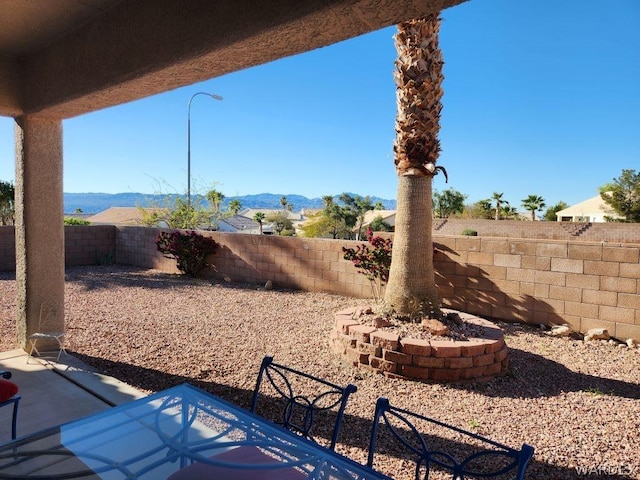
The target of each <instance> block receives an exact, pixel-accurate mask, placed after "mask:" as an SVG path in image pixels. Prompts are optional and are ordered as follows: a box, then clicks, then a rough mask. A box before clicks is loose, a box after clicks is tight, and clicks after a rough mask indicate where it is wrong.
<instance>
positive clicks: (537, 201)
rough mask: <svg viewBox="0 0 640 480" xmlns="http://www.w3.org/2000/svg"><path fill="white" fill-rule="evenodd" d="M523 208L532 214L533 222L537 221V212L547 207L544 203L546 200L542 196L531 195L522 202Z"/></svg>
mask: <svg viewBox="0 0 640 480" xmlns="http://www.w3.org/2000/svg"><path fill="white" fill-rule="evenodd" d="M522 206H523V207H524V208H525V210H528V211H530V212H531V220H535V219H536V211H537V210H542V209H543V208H544V207H546V206H547V205H546V204H545V203H544V198H542V197H541V196H540V195H529V196H528V197H527V198H525V199H524V200H522Z"/></svg>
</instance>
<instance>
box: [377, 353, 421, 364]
mask: <svg viewBox="0 0 640 480" xmlns="http://www.w3.org/2000/svg"><path fill="white" fill-rule="evenodd" d="M382 358H384V359H385V360H388V361H390V362H395V363H399V364H401V365H411V362H412V359H413V356H412V355H407V354H406V353H400V352H395V351H392V350H382Z"/></svg>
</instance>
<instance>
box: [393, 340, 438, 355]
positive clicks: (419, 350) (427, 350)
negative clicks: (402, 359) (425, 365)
mask: <svg viewBox="0 0 640 480" xmlns="http://www.w3.org/2000/svg"><path fill="white" fill-rule="evenodd" d="M400 349H401V350H402V353H406V354H408V355H422V356H425V357H428V356H429V355H431V344H430V343H429V340H423V339H421V338H403V339H402V340H400Z"/></svg>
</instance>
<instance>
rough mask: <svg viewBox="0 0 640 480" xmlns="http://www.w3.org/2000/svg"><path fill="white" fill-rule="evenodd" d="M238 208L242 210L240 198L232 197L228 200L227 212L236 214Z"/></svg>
mask: <svg viewBox="0 0 640 480" xmlns="http://www.w3.org/2000/svg"><path fill="white" fill-rule="evenodd" d="M240 210H242V203H241V202H240V200H238V199H237V198H234V199H233V200H231V201H230V202H229V212H231V214H232V215H237V214H238V212H239V211H240Z"/></svg>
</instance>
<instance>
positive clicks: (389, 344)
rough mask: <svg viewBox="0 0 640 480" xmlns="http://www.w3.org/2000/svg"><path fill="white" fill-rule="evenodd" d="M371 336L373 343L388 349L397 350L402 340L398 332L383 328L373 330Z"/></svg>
mask: <svg viewBox="0 0 640 480" xmlns="http://www.w3.org/2000/svg"><path fill="white" fill-rule="evenodd" d="M370 338H371V343H372V344H373V345H375V346H377V347H382V348H384V349H386V350H397V349H398V343H399V342H400V337H399V336H398V335H397V334H395V333H391V332H385V331H382V330H377V331H375V332H372V333H371V336H370Z"/></svg>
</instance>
